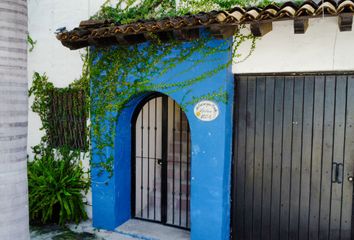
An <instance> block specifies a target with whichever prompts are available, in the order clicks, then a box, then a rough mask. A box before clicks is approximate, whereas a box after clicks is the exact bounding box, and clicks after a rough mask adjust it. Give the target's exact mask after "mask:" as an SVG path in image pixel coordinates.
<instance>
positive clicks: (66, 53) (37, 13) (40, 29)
mask: <svg viewBox="0 0 354 240" xmlns="http://www.w3.org/2000/svg"><path fill="white" fill-rule="evenodd" d="M103 2H104V0H74V1H62V0H61V1H60V0H29V1H28V15H29V26H28V29H29V30H28V31H29V34H30V36H31V37H32V38H33V40H35V41H37V44H36V45H35V48H34V49H33V51H32V52H30V53H29V55H28V78H29V84H31V82H32V75H33V72H35V71H37V72H39V73H44V72H45V73H46V74H47V75H48V77H49V80H50V81H52V82H53V83H54V85H55V86H57V87H65V86H67V85H68V84H69V83H71V82H72V81H73V80H75V79H77V78H79V77H80V74H81V69H82V61H81V57H80V51H70V50H69V49H67V48H64V47H63V46H62V45H61V43H60V42H59V41H58V40H57V39H56V38H55V34H54V32H55V31H56V29H58V28H60V27H64V26H65V27H67V29H72V28H74V27H76V26H78V24H79V23H80V21H81V20H85V19H88V18H89V16H91V15H93V14H94V13H95V12H97V10H98V9H99V7H100V6H101V5H102V3H103ZM31 104H32V99H30V105H31ZM29 107H30V106H29ZM28 124H29V128H28V154H29V155H30V157H32V156H33V155H32V151H31V148H30V147H32V146H34V145H36V144H38V143H39V142H40V138H41V132H40V131H39V128H40V126H41V122H40V119H39V118H38V116H37V115H36V114H34V113H33V112H32V111H29V123H28Z"/></svg>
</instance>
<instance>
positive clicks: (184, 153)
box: [131, 93, 191, 229]
mask: <svg viewBox="0 0 354 240" xmlns="http://www.w3.org/2000/svg"><path fill="white" fill-rule="evenodd" d="M190 139H191V138H190V127H189V123H188V119H187V117H186V115H185V113H184V112H183V110H182V108H181V107H180V106H179V105H178V104H177V103H176V102H175V101H174V100H173V99H171V98H169V97H168V96H166V95H162V94H158V93H156V94H152V95H149V96H148V97H146V98H145V99H144V100H143V101H142V102H141V103H140V104H139V105H138V107H137V108H136V110H135V112H134V115H133V118H132V150H133V152H132V188H131V189H132V190H131V197H132V202H131V203H132V204H131V208H132V215H133V217H134V218H137V219H141V220H147V221H153V222H159V223H162V224H166V225H171V226H175V227H179V228H185V229H190V176H191V174H190V173H191V167H190V166H191V157H190V156H191V155H190V152H191V150H190V146H191V144H190V143H191V140H190Z"/></svg>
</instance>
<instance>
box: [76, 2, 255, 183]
mask: <svg viewBox="0 0 354 240" xmlns="http://www.w3.org/2000/svg"><path fill="white" fill-rule="evenodd" d="M175 2H176V1H171V0H162V1H156V0H143V1H141V2H140V3H136V1H129V0H126V1H123V0H122V1H119V2H118V3H117V4H116V5H111V4H110V1H107V2H106V3H105V4H104V5H103V6H102V8H101V11H99V12H98V13H97V14H96V15H95V16H93V18H94V19H111V20H114V21H115V22H118V23H121V24H125V23H130V22H134V21H137V20H140V19H152V18H154V19H158V18H163V17H166V16H176V15H181V14H186V13H196V12H199V11H211V10H214V9H225V8H230V7H231V6H233V5H235V4H242V5H245V4H246V3H247V4H250V1H244V0H232V1H231V0H229V1H228V0H226V1H225V0H224V1H221V0H217V1H211V0H199V1H197V0H195V1H180V2H179V4H178V6H176V3H175ZM244 28H245V26H240V28H239V29H238V31H237V32H236V33H235V36H234V41H233V44H232V48H233V61H234V62H241V61H243V60H244V59H242V56H241V55H240V54H239V53H238V51H237V50H238V48H239V47H240V46H241V45H242V43H244V42H246V41H250V42H251V47H250V52H249V54H248V55H247V56H245V57H246V58H247V57H249V56H250V54H251V53H252V51H253V50H254V49H255V45H256V38H255V37H253V35H251V34H248V33H246V34H245V33H244V31H243V30H244ZM150 38H151V39H152V40H151V41H150V42H149V43H144V44H140V45H133V46H114V47H111V48H91V49H90V50H89V51H90V52H89V53H88V55H87V57H86V58H85V59H86V61H85V69H87V71H85V72H84V76H85V77H83V78H82V81H84V82H85V84H88V83H90V84H91V86H90V87H91V121H92V123H91V124H92V125H91V136H92V137H93V138H92V143H93V144H94V145H95V148H94V149H93V151H95V155H96V156H99V161H98V162H95V163H93V166H94V167H97V168H99V169H101V171H100V173H103V172H104V171H107V172H109V173H110V176H112V173H113V170H112V168H113V157H112V156H107V155H106V152H107V151H106V148H108V147H113V144H114V137H115V126H116V121H117V119H118V116H119V114H120V113H121V112H122V110H123V109H124V108H125V107H126V106H127V104H129V102H130V100H131V99H132V98H134V97H136V96H137V95H139V94H141V93H144V92H149V91H150V92H151V91H164V92H167V93H172V92H175V91H178V90H181V89H186V90H188V89H190V87H191V86H192V85H194V84H196V83H200V82H203V81H205V80H206V79H208V78H210V77H211V76H213V75H215V74H217V73H219V72H220V71H222V70H223V69H225V68H226V67H228V66H229V65H230V64H231V63H232V61H230V62H228V63H226V64H219V63H218V61H217V60H215V65H214V67H213V68H212V69H208V70H207V71H205V72H202V73H201V74H200V75H198V76H195V77H191V78H189V77H186V75H183V74H184V73H186V72H188V71H191V70H193V69H194V68H196V67H197V66H198V64H199V63H200V62H201V61H204V59H206V58H208V57H209V56H212V55H213V54H215V53H216V52H222V51H227V52H230V51H231V49H230V45H228V44H227V43H226V42H224V44H221V45H219V46H217V47H215V46H214V47H212V46H210V44H208V43H209V42H210V40H211V36H208V35H207V36H205V37H202V38H199V39H196V40H193V41H191V42H188V43H187V47H186V43H183V42H180V41H176V40H174V39H171V40H170V41H168V42H161V41H160V40H159V38H158V37H157V36H155V35H154V34H151V36H150ZM195 55H198V56H200V58H198V59H192V56H195ZM209 59H210V58H209ZM186 60H188V61H189V62H192V63H191V65H190V66H189V67H188V68H187V69H186V70H185V71H184V72H181V73H179V75H180V76H182V75H183V76H184V79H182V80H180V81H179V82H171V81H169V79H168V78H167V79H166V80H165V81H164V83H154V81H153V80H154V79H157V78H158V77H161V76H162V75H164V74H165V73H167V72H168V71H170V70H172V69H173V68H175V67H176V66H177V65H178V64H180V63H182V62H184V61H186ZM227 98H228V96H227V95H226V93H225V92H223V91H222V90H220V91H216V92H210V93H208V94H207V95H203V96H193V97H192V99H191V100H188V101H184V102H182V105H181V106H182V108H185V107H186V106H187V105H189V104H194V103H196V102H198V101H200V100H201V99H209V100H215V101H217V102H225V101H227ZM107 122H108V124H107ZM96 160H97V159H96Z"/></svg>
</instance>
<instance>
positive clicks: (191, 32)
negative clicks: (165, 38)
mask: <svg viewBox="0 0 354 240" xmlns="http://www.w3.org/2000/svg"><path fill="white" fill-rule="evenodd" d="M173 35H174V37H175V38H176V39H177V40H180V41H192V40H195V39H198V38H199V28H192V29H181V30H175V31H173Z"/></svg>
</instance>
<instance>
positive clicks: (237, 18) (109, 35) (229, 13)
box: [57, 0, 354, 49]
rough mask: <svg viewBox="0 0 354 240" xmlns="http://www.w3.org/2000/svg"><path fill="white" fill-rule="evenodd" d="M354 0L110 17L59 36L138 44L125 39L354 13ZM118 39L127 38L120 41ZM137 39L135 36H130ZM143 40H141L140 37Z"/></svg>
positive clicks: (82, 43) (80, 41)
mask: <svg viewBox="0 0 354 240" xmlns="http://www.w3.org/2000/svg"><path fill="white" fill-rule="evenodd" d="M353 13H354V0H342V1H339V2H338V3H337V2H335V1H332V0H325V1H324V2H319V3H315V2H314V1H307V2H304V3H303V4H301V5H300V6H298V5H296V4H295V3H293V2H286V3H284V4H282V5H281V6H276V5H274V4H270V5H268V6H266V7H264V8H257V7H253V8H249V9H244V8H240V7H235V8H232V9H230V10H225V11H211V12H207V13H205V12H201V13H198V14H195V15H191V14H188V15H184V16H179V17H172V18H164V19H160V20H154V19H152V20H140V21H137V22H135V23H130V24H125V25H118V24H116V23H114V22H113V21H110V20H100V21H94V20H87V21H82V22H81V23H80V26H79V27H78V28H75V29H73V30H72V31H69V32H62V33H59V34H58V35H57V38H58V39H59V40H60V41H61V42H62V44H63V45H64V46H66V47H69V48H70V49H78V48H82V47H86V46H90V45H100V43H102V44H106V45H113V44H122V43H123V42H124V43H126V44H134V43H135V42H134V41H133V42H129V41H125V40H124V38H126V37H127V36H131V35H138V34H144V33H147V32H152V33H161V32H169V31H176V30H184V29H193V28H194V29H196V28H201V27H213V28H215V26H224V27H225V26H237V25H240V24H248V23H253V22H256V23H262V22H270V21H279V20H290V19H297V18H300V17H301V18H314V17H321V16H323V15H324V16H338V15H340V14H353ZM117 39H120V40H123V41H118V40H117ZM129 39H134V37H133V38H132V37H129ZM139 42H141V41H140V40H139Z"/></svg>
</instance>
